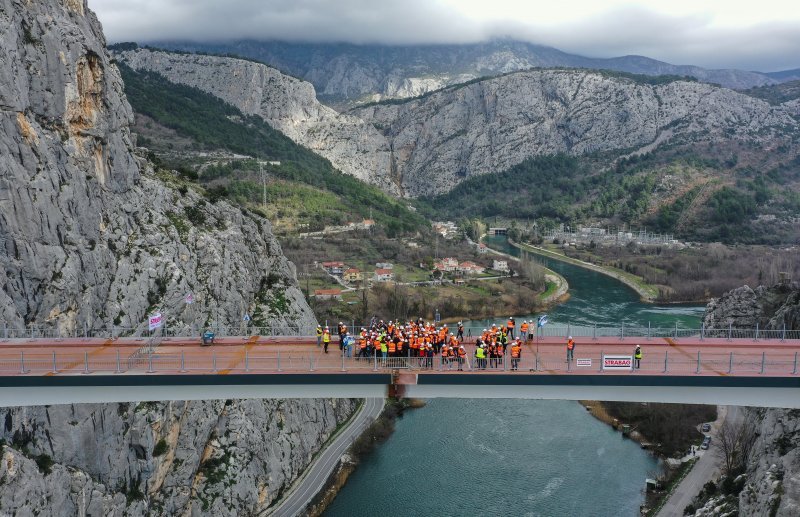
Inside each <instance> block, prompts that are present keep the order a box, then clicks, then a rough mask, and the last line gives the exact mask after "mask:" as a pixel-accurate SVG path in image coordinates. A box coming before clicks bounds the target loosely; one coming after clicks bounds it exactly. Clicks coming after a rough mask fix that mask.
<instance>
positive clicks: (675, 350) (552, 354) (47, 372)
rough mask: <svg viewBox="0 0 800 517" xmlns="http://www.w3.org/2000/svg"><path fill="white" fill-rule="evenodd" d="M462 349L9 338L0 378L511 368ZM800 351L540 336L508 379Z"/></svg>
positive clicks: (779, 372) (704, 367) (780, 365)
mask: <svg viewBox="0 0 800 517" xmlns="http://www.w3.org/2000/svg"><path fill="white" fill-rule="evenodd" d="M636 344H639V345H641V346H642V349H643V354H644V357H643V359H642V362H641V368H640V369H638V370H637V371H635V372H630V371H628V370H623V371H608V370H606V371H602V369H601V362H602V358H603V357H604V356H608V355H617V354H619V355H628V356H630V355H632V353H633V348H634V346H635V345H636ZM466 348H467V352H468V353H467V359H466V361H465V363H464V364H463V365H462V368H463V370H464V371H458V364H457V363H456V362H452V361H444V362H443V361H441V360H440V357H439V356H436V357H434V358H433V360H432V361H430V363H431V364H426V362H425V360H424V359H422V358H415V357H410V358H408V357H403V358H389V359H387V360H382V359H381V358H375V357H369V358H355V357H344V358H343V357H342V356H341V354H340V352H339V349H338V345H337V344H336V343H331V345H330V347H329V353H328V354H324V353H323V352H322V349H321V348H318V347H317V346H316V340H315V339H313V338H297V337H260V336H245V337H228V338H221V339H218V340H216V342H215V344H214V345H213V346H200V344H199V340H198V339H197V338H164V339H163V340H162V341H161V342H160V345H159V346H156V347H153V348H152V352H150V349H148V341H147V340H146V339H143V338H118V339H101V338H86V339H84V338H65V339H8V340H0V376H5V377H10V376H19V375H26V376H36V375H39V376H65V375H74V374H90V375H107V374H114V373H117V374H145V373H146V374H149V375H159V374H162V375H164V374H169V375H180V374H195V375H196V374H202V375H228V374H232V373H236V374H246V373H260V374H264V373H269V374H275V375H280V374H285V373H301V372H302V373H310V372H318V373H337V374H359V373H374V372H375V371H382V372H386V371H388V370H394V369H399V370H400V371H407V372H413V373H415V374H424V375H492V374H499V373H509V371H511V369H512V362H511V358H510V356H509V355H508V353H507V354H506V357H505V361H498V362H497V363H495V362H494V361H492V360H491V359H487V360H486V363H487V364H486V368H485V369H482V368H479V365H478V364H477V361H476V360H475V358H474V355H473V352H474V344H471V343H470V344H468V345H467V347H466ZM537 351H538V353H537ZM509 352H510V348H509ZM798 352H800V342H798V341H797V340H787V341H780V340H760V341H754V340H751V339H738V340H737V339H732V340H727V339H724V338H713V339H712V338H706V339H703V340H701V339H699V338H680V339H673V338H651V339H649V340H648V339H646V338H625V339H620V338H597V339H590V338H586V339H584V340H579V341H578V343H577V346H576V349H575V352H574V359H575V360H574V361H572V362H571V363H567V362H566V350H565V346H564V343H563V341H562V339H561V338H542V339H541V341H540V342H539V343H538V345H537V344H536V343H535V342H534V343H529V344H526V345H524V346H523V352H522V358H521V360H520V362H519V365H518V369H517V371H514V372H513V373H514V374H516V375H571V374H576V373H579V374H583V375H632V374H647V375H656V376H686V375H692V376H697V375H710V376H754V375H755V376H778V377H792V376H796V375H797V373H798ZM400 382H403V378H400Z"/></svg>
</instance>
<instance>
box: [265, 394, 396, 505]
mask: <svg viewBox="0 0 800 517" xmlns="http://www.w3.org/2000/svg"><path fill="white" fill-rule="evenodd" d="M381 411H383V399H379V398H369V399H365V401H364V405H363V406H361V410H360V411H359V413H358V414H357V415H356V416H354V417H353V419H352V420H351V421H350V423H349V424H348V425H347V427H345V428H344V429H342V430H341V431H340V432H339V435H338V436H336V438H334V439H333V441H332V442H331V443H329V444H327V445H326V446H325V449H324V450H323V451H322V453H321V454H320V455H319V456H318V457H317V458H316V460H314V463H312V464H311V465H310V466H309V467H308V468H307V469H306V472H305V474H304V475H303V477H301V478H300V479H299V480H298V481H296V482H295V484H294V486H293V487H292V489H291V491H290V492H289V493H288V494H286V496H285V497H284V498H283V500H282V501H281V502H280V503H279V504H278V506H276V507H275V508H272V509H270V510H268V511H267V512H265V513H264V514H263V515H269V516H271V517H292V516H295V515H298V514H300V513H301V512H302V511H303V510H304V509H305V508H306V506H307V505H308V503H310V502H311V500H312V499H313V498H314V496H316V495H317V493H319V491H320V490H322V489H323V488H324V486H325V483H326V482H327V481H328V478H329V477H330V475H331V472H333V469H334V468H336V465H337V464H338V463H339V459H340V458H341V457H342V454H344V452H345V451H346V450H347V448H348V447H350V444H352V443H353V441H354V440H355V439H356V438H357V437H358V436H359V435H360V434H361V433H362V432H363V431H364V430H365V429H366V428H367V427H368V426H369V425H370V424H371V423H372V422H373V421H374V420H375V419H376V418H378V415H380V414H381Z"/></svg>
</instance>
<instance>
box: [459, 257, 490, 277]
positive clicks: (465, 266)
mask: <svg viewBox="0 0 800 517" xmlns="http://www.w3.org/2000/svg"><path fill="white" fill-rule="evenodd" d="M458 270H459V271H460V272H462V273H464V274H465V275H480V274H481V273H483V272H484V271H485V270H486V268H485V267H483V266H479V265H478V264H476V263H474V262H471V261H469V260H465V261H464V262H462V263H461V264H459V265H458Z"/></svg>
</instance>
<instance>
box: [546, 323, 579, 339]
mask: <svg viewBox="0 0 800 517" xmlns="http://www.w3.org/2000/svg"><path fill="white" fill-rule="evenodd" d="M542 332H544V328H542ZM569 335H572V326H571V325H570V322H567V336H569ZM564 337H566V336H564Z"/></svg>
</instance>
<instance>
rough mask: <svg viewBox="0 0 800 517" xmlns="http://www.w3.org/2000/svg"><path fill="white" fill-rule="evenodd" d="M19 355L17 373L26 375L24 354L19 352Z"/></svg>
mask: <svg viewBox="0 0 800 517" xmlns="http://www.w3.org/2000/svg"><path fill="white" fill-rule="evenodd" d="M19 354H20V355H19V364H20V366H19V373H28V372H26V371H25V352H24V351H21V352H20V353H19Z"/></svg>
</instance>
